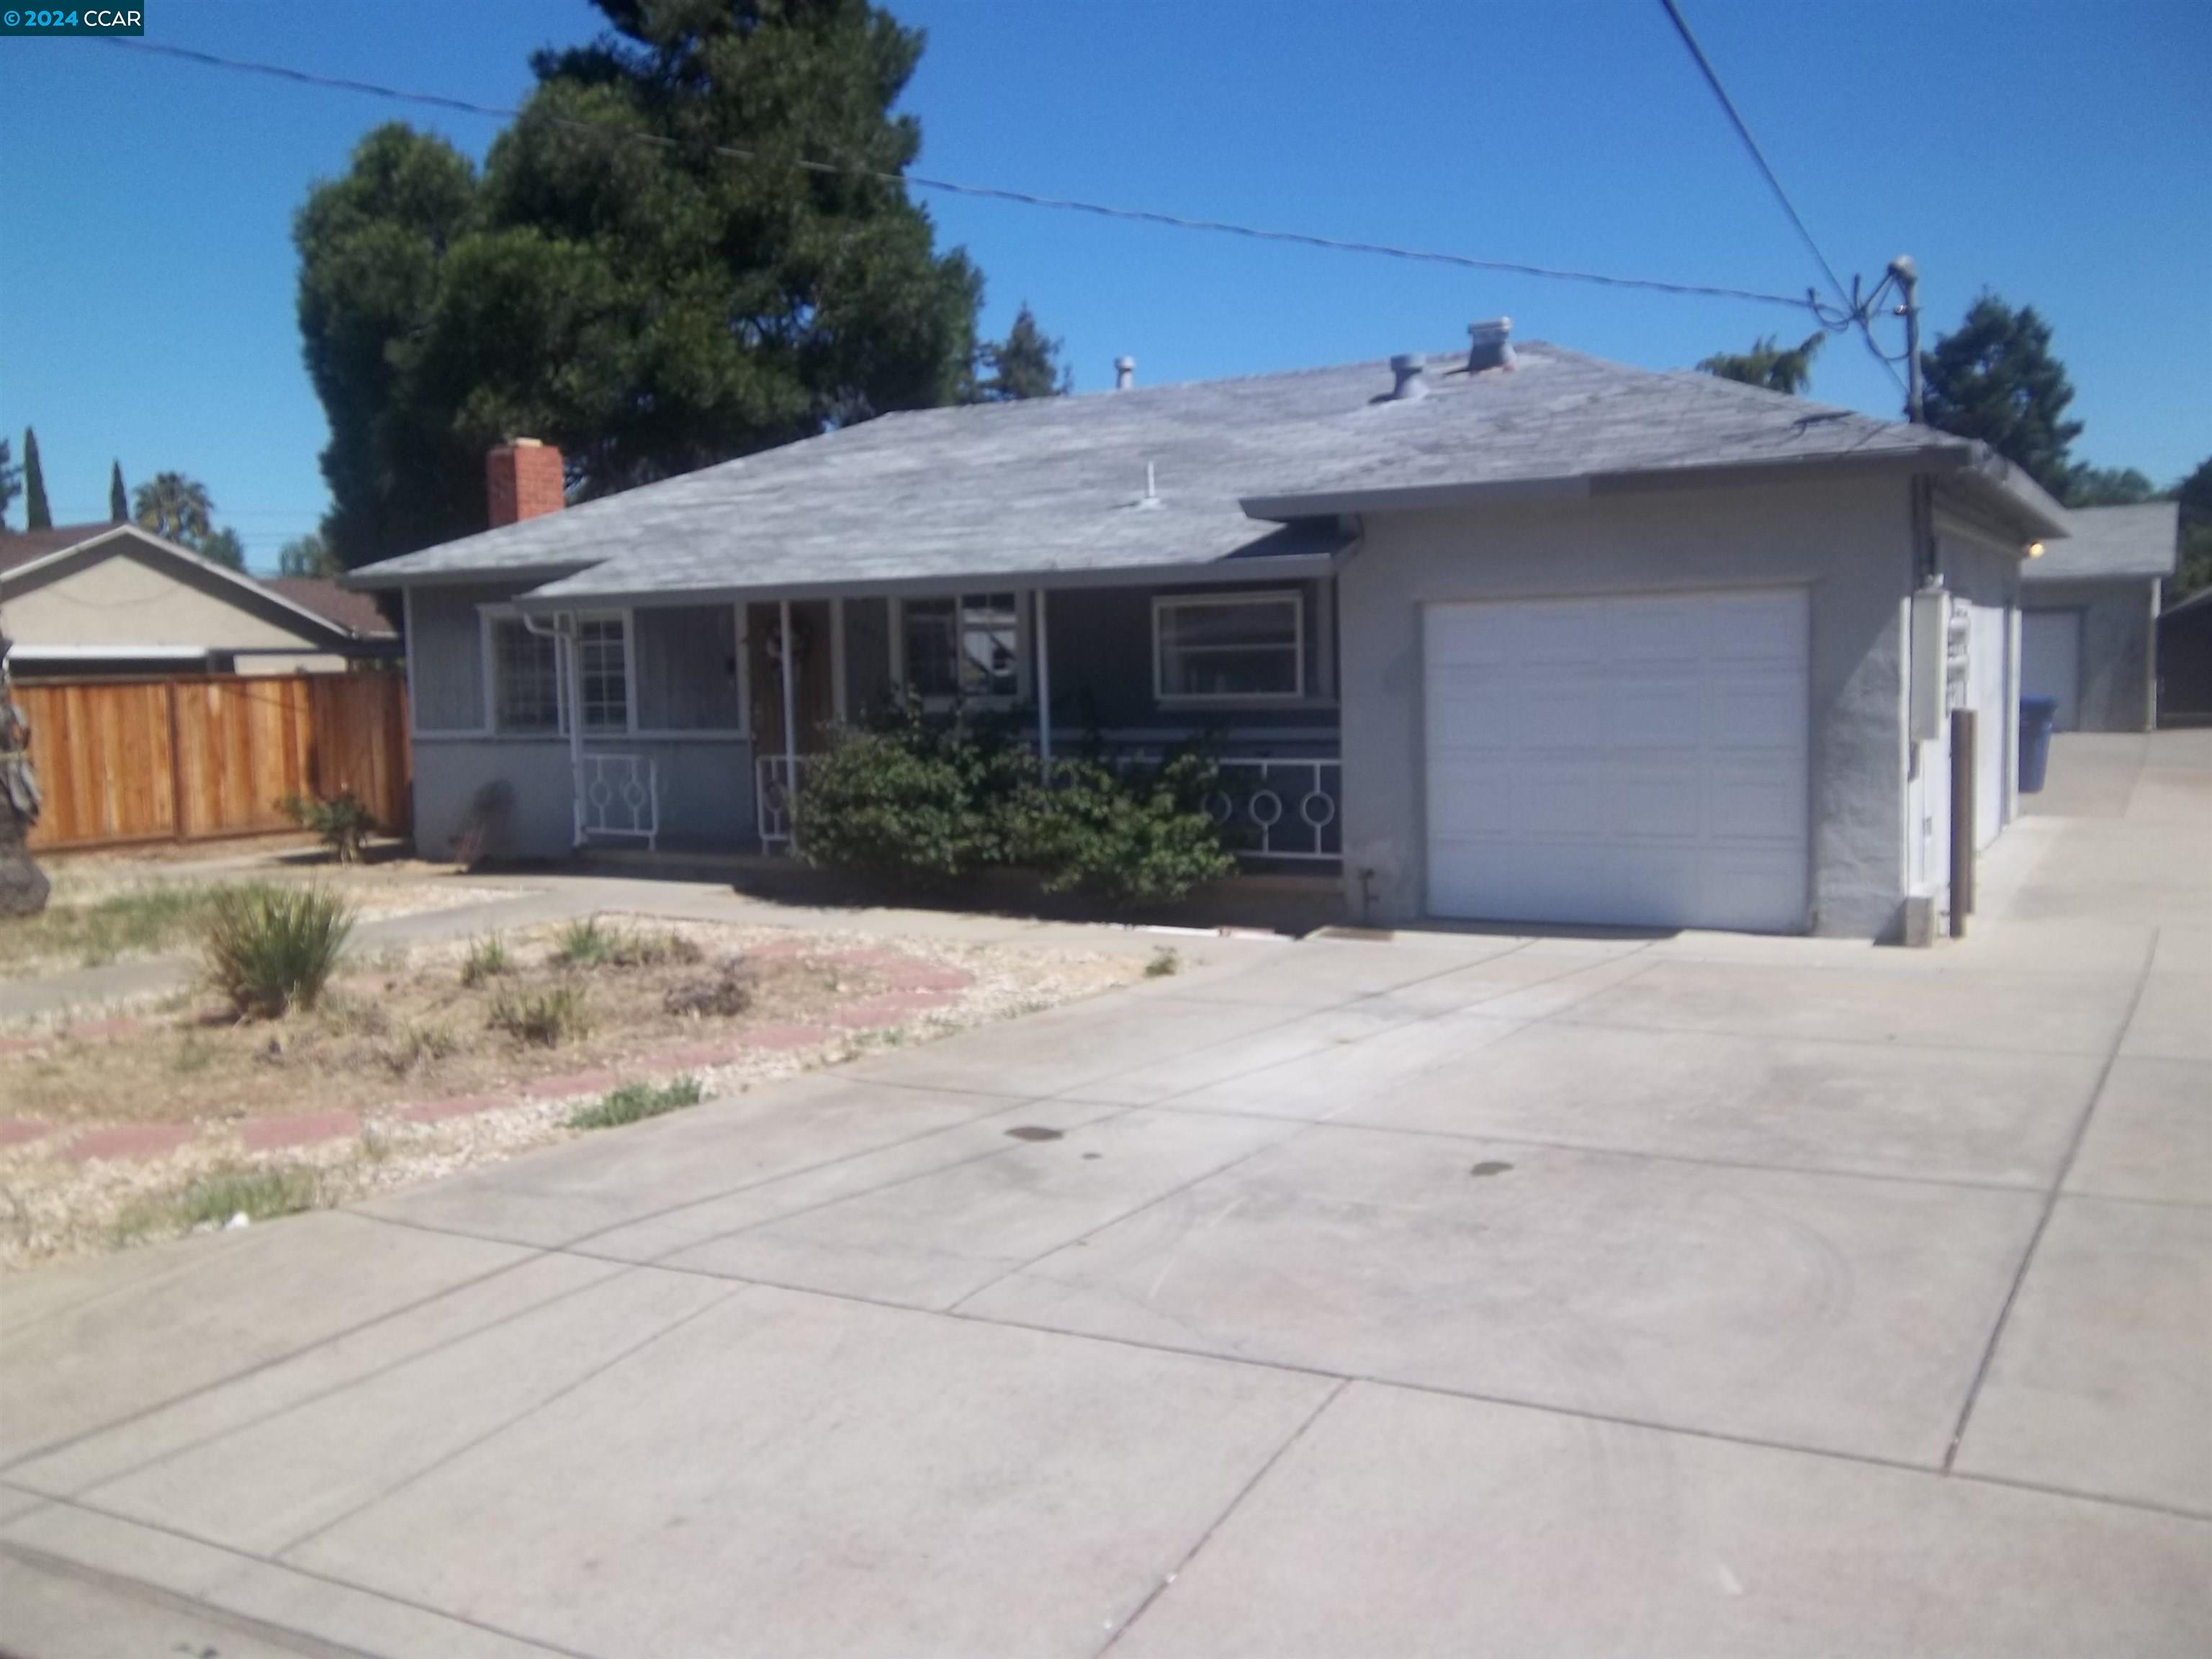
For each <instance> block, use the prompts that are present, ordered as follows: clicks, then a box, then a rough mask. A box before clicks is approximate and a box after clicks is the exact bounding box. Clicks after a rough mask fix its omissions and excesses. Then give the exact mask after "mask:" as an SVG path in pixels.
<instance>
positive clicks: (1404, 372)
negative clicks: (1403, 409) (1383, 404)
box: [1390, 352, 1429, 403]
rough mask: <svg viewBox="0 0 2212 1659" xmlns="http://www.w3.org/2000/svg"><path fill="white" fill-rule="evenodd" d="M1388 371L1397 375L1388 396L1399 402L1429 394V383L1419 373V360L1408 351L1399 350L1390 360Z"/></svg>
mask: <svg viewBox="0 0 2212 1659" xmlns="http://www.w3.org/2000/svg"><path fill="white" fill-rule="evenodd" d="M1390 373H1391V374H1394V375H1395V376H1396V377H1397V381H1398V383H1397V385H1395V386H1392V387H1391V388H1390V396H1391V397H1392V398H1394V399H1395V400H1396V401H1397V402H1399V403H1406V402H1408V401H1410V400H1411V399H1413V398H1425V397H1427V396H1428V395H1429V383H1428V381H1427V380H1425V379H1424V378H1423V377H1422V374H1421V360H1420V359H1419V357H1417V356H1413V354H1412V353H1410V352H1401V353H1400V354H1399V355H1398V356H1395V357H1393V358H1392V359H1391V360H1390Z"/></svg>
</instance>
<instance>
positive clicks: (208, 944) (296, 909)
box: [201, 887, 353, 1019]
mask: <svg viewBox="0 0 2212 1659" xmlns="http://www.w3.org/2000/svg"><path fill="white" fill-rule="evenodd" d="M352 931H353V909H352V907H350V906H349V905H348V904H347V903H346V902H345V901H344V900H343V899H342V898H340V897H339V896H337V894H335V893H331V892H327V891H325V890H323V889H321V888H318V887H299V888H280V887H234V888H228V889H226V890H223V891H222V892H219V893H217V894H216V897H215V900H214V902H213V905H212V906H211V908H210V911H209V915H208V918H207V922H206V925H205V927H204V928H203V929H202V932H201V946H202V948H203V950H204V951H205V953H206V956H207V967H208V977H209V979H210V981H213V983H214V985H215V987H216V989H217V990H219V991H221V992H222V994H223V996H224V998H225V999H226V1000H228V1002H229V1004H230V1006H231V1008H232V1009H233V1011H234V1012H236V1013H237V1014H238V1015H239V1016H240V1018H262V1019H276V1018H282V1017H283V1015H285V1014H287V1013H289V1012H291V1010H293V1009H294V1008H313V1006H315V1003H316V1002H317V1000H319V998H320V997H321V996H322V994H323V987H324V986H325V985H326V984H328V983H329V982H330V977H331V974H332V973H333V972H335V971H336V970H337V965H338V956H339V953H340V952H341V951H343V950H344V948H345V942H346V936H347V935H348V934H349V933H351V932H352Z"/></svg>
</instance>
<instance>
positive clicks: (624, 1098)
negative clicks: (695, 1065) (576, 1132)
mask: <svg viewBox="0 0 2212 1659" xmlns="http://www.w3.org/2000/svg"><path fill="white" fill-rule="evenodd" d="M704 1093H705V1091H704V1090H702V1089H701V1088H700V1086H699V1079H697V1078H696V1077H679V1078H677V1079H674V1080H673V1081H671V1082H668V1083H664V1084H662V1085H660V1086H659V1087H658V1088H655V1087H654V1086H653V1085H652V1084H650V1083H626V1084H624V1085H623V1086H622V1087H621V1088H619V1089H617V1090H616V1091H614V1092H613V1093H611V1094H610V1095H608V1096H607V1097H605V1099H603V1100H601V1101H600V1102H599V1103H598V1104H596V1105H592V1106H585V1107H580V1108H579V1109H577V1110H576V1111H575V1113H574V1115H571V1116H570V1117H569V1119H568V1127H570V1128H572V1129H611V1128H613V1127H616V1126H617V1124H622V1123H635V1122H637V1121H639V1120H641V1119H642V1118H648V1117H659V1116H660V1115H662V1114H663V1113H665V1112H677V1111H681V1110H683V1109H684V1107H686V1106H696V1105H697V1104H698V1103H699V1100H700V1097H701V1096H702V1094H704Z"/></svg>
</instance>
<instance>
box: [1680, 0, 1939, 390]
mask: <svg viewBox="0 0 2212 1659" xmlns="http://www.w3.org/2000/svg"><path fill="white" fill-rule="evenodd" d="M1659 3H1660V5H1661V6H1662V7H1663V8H1665V9H1666V13H1667V17H1668V21H1670V22H1671V23H1673V24H1674V33H1677V34H1679V35H1680V36H1681V37H1682V44H1683V46H1686V47H1687V48H1688V49H1689V53H1690V56H1691V58H1692V59H1693V60H1695V62H1696V64H1697V65H1698V72H1699V74H1700V75H1702V76H1705V84H1706V85H1707V86H1708V87H1711V88H1712V93H1713V96H1714V97H1715V98H1717V100H1720V106H1721V109H1722V110H1723V112H1724V113H1726V115H1727V116H1728V118H1729V125H1730V126H1732V127H1734V128H1735V136H1736V137H1739V138H1741V140H1742V141H1743V147H1744V149H1747V150H1748V151H1749V152H1750V153H1751V159H1752V161H1753V162H1755V163H1756V164H1757V165H1758V167H1759V173H1760V175H1761V176H1762V177H1764V178H1765V180H1766V185H1767V188H1768V189H1770V190H1771V191H1773V192H1774V199H1775V200H1776V201H1778V202H1779V203H1780V204H1782V210H1783V212H1784V213H1785V214H1787V215H1788V216H1789V217H1790V224H1791V225H1793V226H1795V227H1796V231H1797V236H1798V240H1801V241H1802V242H1803V243H1804V244H1805V246H1806V248H1807V250H1808V252H1811V254H1812V256H1813V259H1814V264H1818V265H1819V266H1820V271H1821V274H1822V275H1823V276H1826V277H1827V279H1828V286H1829V288H1830V289H1833V290H1834V292H1835V295H1836V298H1837V299H1838V300H1839V301H1842V303H1843V306H1844V310H1845V312H1846V313H1849V315H1850V321H1851V322H1853V323H1856V324H1857V325H1858V330H1859V332H1860V333H1861V334H1862V335H1863V336H1864V337H1865V339H1866V343H1867V349H1869V351H1871V352H1873V353H1874V355H1875V358H1876V360H1877V361H1879V362H1881V366H1882V367H1883V368H1886V369H1887V370H1888V371H1889V378H1890V379H1891V380H1896V381H1897V389H1898V390H1899V392H1903V391H1904V390H1905V382H1904V381H1903V380H1899V378H1898V373H1897V367H1896V365H1895V364H1894V363H1893V362H1890V360H1889V359H1888V357H1887V356H1884V355H1883V352H1882V349H1881V347H1880V346H1879V345H1877V344H1876V343H1875V337H1874V331H1873V329H1871V328H1870V327H1869V326H1868V325H1867V319H1866V313H1865V311H1864V310H1863V308H1862V307H1860V305H1859V303H1858V301H1857V298H1856V296H1855V295H1854V294H1853V293H1852V292H1851V291H1850V290H1848V289H1845V288H1844V279H1843V278H1842V277H1840V276H1837V275H1836V268H1835V266H1833V265H1832V264H1829V263H1828V256H1827V255H1826V254H1825V253H1823V252H1820V243H1819V242H1817V241H1816V240H1814V237H1813V233H1812V230H1811V229H1810V228H1808V226H1807V225H1806V223H1805V219H1804V216H1803V215H1802V214H1801V213H1799V212H1798V211H1797V204H1796V203H1794V202H1792V201H1791V200H1790V192H1789V191H1786V190H1784V188H1783V187H1782V180H1781V179H1780V177H1779V176H1778V175H1777V174H1776V173H1775V171H1774V167H1773V165H1772V164H1771V162H1769V161H1767V159H1766V152H1765V151H1764V150H1762V149H1759V140H1758V139H1756V138H1754V137H1752V136H1751V128H1750V125H1748V124H1747V122H1746V121H1745V120H1744V118H1743V115H1742V112H1741V111H1739V110H1738V109H1737V108H1736V106H1735V100H1734V99H1733V98H1731V97H1729V94H1728V88H1726V87H1724V86H1723V85H1722V84H1721V77H1720V74H1719V72H1718V71H1717V70H1715V69H1714V68H1713V65H1712V60H1711V58H1707V57H1706V56H1705V48H1704V47H1703V46H1699V44H1698V37H1697V36H1696V35H1694V34H1692V33H1690V25H1689V21H1688V20H1687V19H1686V18H1685V17H1684V16H1683V15H1682V10H1681V8H1680V6H1678V5H1677V4H1675V0H1659ZM1808 303H1809V297H1808ZM1813 310H1814V315H1816V316H1818V315H1820V307H1818V306H1814V307H1813ZM1826 320H1827V319H1826V318H1822V321H1823V322H1826Z"/></svg>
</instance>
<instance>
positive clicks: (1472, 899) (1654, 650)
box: [1423, 589, 1811, 929]
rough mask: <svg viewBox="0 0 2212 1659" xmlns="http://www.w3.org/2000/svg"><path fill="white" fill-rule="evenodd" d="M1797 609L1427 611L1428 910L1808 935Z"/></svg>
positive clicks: (1712, 602)
mask: <svg viewBox="0 0 2212 1659" xmlns="http://www.w3.org/2000/svg"><path fill="white" fill-rule="evenodd" d="M1810 632H1811V629H1810V619H1809V614H1808V609H1807V600H1806V594H1805V592H1804V591H1803V590H1802V589H1789V590H1781V591H1774V592H1730V593H1695V594H1679V595H1669V596H1668V597H1665V598H1638V599H1565V600H1533V601H1518V602H1514V603H1510V604H1494V605H1492V604H1485V605H1430V606H1428V607H1427V610H1426V612H1425V617H1424V627H1423V633H1424V637H1425V651H1426V658H1425V660H1426V676H1427V721H1428V731H1427V747H1428V814H1429V823H1428V848H1429V909H1430V911H1431V913H1432V914H1433V915H1439V916H1462V917H1468V918H1472V919H1476V920H1492V921H1559V922H1586V923H1599V924H1617V925H1620V926H1638V927H1742V928H1761V929H1788V928H1795V927H1803V926H1804V925H1805V921H1806V909H1807V899H1806V886H1807V872H1808V850H1807V842H1806V824H1807V819H1808V807H1807V793H1808V781H1807V762H1806V750H1807V736H1808V728H1809V725H1810V720H1809V715H1808V707H1807V692H1806V657H1807V652H1808V641H1809V638H1810Z"/></svg>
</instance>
